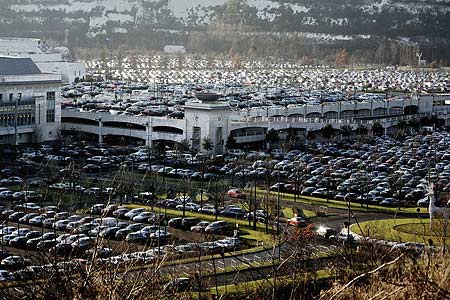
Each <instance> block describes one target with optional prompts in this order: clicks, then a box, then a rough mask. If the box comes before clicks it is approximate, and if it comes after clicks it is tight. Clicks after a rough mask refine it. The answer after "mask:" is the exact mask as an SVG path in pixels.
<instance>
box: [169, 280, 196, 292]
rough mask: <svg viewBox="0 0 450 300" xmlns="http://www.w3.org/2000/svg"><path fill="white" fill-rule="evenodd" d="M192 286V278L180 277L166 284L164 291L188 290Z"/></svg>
mask: <svg viewBox="0 0 450 300" xmlns="http://www.w3.org/2000/svg"><path fill="white" fill-rule="evenodd" d="M190 287H191V280H190V279H189V278H187V277H186V278H185V277H180V278H177V279H174V280H172V281H170V282H168V283H167V284H166V285H165V286H164V291H167V292H171V293H179V292H185V291H188V290H189V289H190Z"/></svg>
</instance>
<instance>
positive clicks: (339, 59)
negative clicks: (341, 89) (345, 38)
mask: <svg viewBox="0 0 450 300" xmlns="http://www.w3.org/2000/svg"><path fill="white" fill-rule="evenodd" d="M349 62H350V56H349V54H348V52H347V49H345V48H342V49H341V50H339V52H338V53H336V60H335V64H336V67H342V66H346V65H348V64H349Z"/></svg>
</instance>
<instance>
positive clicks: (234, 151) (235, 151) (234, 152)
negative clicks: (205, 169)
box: [228, 149, 244, 156]
mask: <svg viewBox="0 0 450 300" xmlns="http://www.w3.org/2000/svg"><path fill="white" fill-rule="evenodd" d="M228 154H230V155H232V156H243V155H244V151H242V150H241V149H229V150H228Z"/></svg>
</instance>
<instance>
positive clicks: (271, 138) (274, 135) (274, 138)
mask: <svg viewBox="0 0 450 300" xmlns="http://www.w3.org/2000/svg"><path fill="white" fill-rule="evenodd" d="M279 141H280V135H279V134H278V131H276V130H275V129H273V128H272V129H270V130H269V131H268V132H267V133H266V142H267V143H269V147H272V144H274V143H278V142H279Z"/></svg>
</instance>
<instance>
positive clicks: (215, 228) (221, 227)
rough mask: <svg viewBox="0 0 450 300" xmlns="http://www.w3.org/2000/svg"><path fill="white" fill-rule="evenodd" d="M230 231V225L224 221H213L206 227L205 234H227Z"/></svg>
mask: <svg viewBox="0 0 450 300" xmlns="http://www.w3.org/2000/svg"><path fill="white" fill-rule="evenodd" d="M231 231H232V228H231V226H230V224H228V223H227V222H225V221H215V222H212V223H211V224H209V225H208V226H206V228H205V232H206V233H211V234H227V233H230V232H231Z"/></svg>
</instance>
